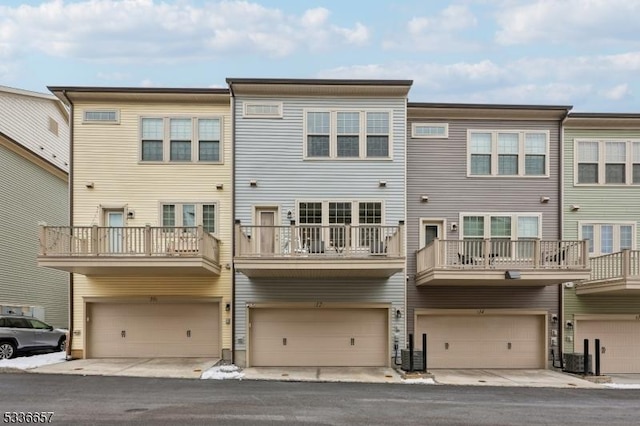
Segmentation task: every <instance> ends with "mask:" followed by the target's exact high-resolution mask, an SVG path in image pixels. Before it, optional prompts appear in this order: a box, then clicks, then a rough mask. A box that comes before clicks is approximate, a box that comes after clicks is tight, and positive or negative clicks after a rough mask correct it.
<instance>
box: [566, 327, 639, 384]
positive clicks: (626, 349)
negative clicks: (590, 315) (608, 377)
mask: <svg viewBox="0 0 640 426" xmlns="http://www.w3.org/2000/svg"><path fill="white" fill-rule="evenodd" d="M639 336H640V321H632V320H611V321H609V320H606V321H603V320H580V321H576V335H575V339H574V342H575V343H574V345H575V351H576V352H582V351H583V348H584V339H589V353H591V354H593V351H594V350H595V339H600V347H601V350H600V372H601V373H602V374H607V373H640V339H639V338H638V337H639ZM591 359H592V360H593V359H594V358H593V357H592V358H591Z"/></svg>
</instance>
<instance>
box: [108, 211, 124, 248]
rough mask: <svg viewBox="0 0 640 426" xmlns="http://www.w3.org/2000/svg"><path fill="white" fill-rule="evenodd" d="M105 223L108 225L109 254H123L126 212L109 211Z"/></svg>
mask: <svg viewBox="0 0 640 426" xmlns="http://www.w3.org/2000/svg"><path fill="white" fill-rule="evenodd" d="M105 222H106V225H107V230H106V240H107V253H122V252H123V239H124V229H123V228H124V210H107V211H106V212H105Z"/></svg>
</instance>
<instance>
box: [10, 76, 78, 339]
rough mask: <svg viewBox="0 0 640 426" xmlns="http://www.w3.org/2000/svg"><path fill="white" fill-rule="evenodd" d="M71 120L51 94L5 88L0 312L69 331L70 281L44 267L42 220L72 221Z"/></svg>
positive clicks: (60, 103)
mask: <svg viewBox="0 0 640 426" xmlns="http://www.w3.org/2000/svg"><path fill="white" fill-rule="evenodd" d="M68 162H69V116H68V111H67V110H66V109H65V107H64V105H63V104H62V102H60V101H59V100H58V99H57V98H55V97H54V96H52V95H50V94H43V93H36V92H31V91H27V90H20V89H14V88H10V87H5V86H0V182H1V188H2V189H1V190H0V241H2V244H0V313H4V314H6V313H17V314H24V315H34V316H36V317H39V318H41V319H44V320H45V321H47V322H49V323H50V324H52V325H54V326H56V327H67V325H68V279H67V274H65V273H63V272H59V271H52V270H46V269H42V268H38V267H37V266H36V264H35V261H34V259H35V257H36V255H37V253H38V250H39V248H38V231H37V224H38V223H39V222H49V223H60V224H65V223H67V220H68V197H67V180H68Z"/></svg>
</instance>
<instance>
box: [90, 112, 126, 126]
mask: <svg viewBox="0 0 640 426" xmlns="http://www.w3.org/2000/svg"><path fill="white" fill-rule="evenodd" d="M82 121H83V122H84V123H105V124H106V123H111V124H113V123H118V122H119V117H118V111H117V110H86V111H84V114H83V120H82Z"/></svg>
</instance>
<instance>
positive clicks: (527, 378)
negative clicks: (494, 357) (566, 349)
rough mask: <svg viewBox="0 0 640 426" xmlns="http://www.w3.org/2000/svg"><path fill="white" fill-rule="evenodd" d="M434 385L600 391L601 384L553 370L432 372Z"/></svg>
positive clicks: (451, 370) (455, 370)
mask: <svg viewBox="0 0 640 426" xmlns="http://www.w3.org/2000/svg"><path fill="white" fill-rule="evenodd" d="M431 373H432V374H433V376H434V378H435V381H436V383H439V384H443V385H465V386H516V387H545V388H590V389H602V388H603V387H604V386H602V385H601V384H596V383H592V382H590V381H588V380H584V379H581V378H579V377H576V376H573V375H570V374H565V373H561V372H557V371H553V370H493V369H492V370H457V369H442V370H433V371H431Z"/></svg>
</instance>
